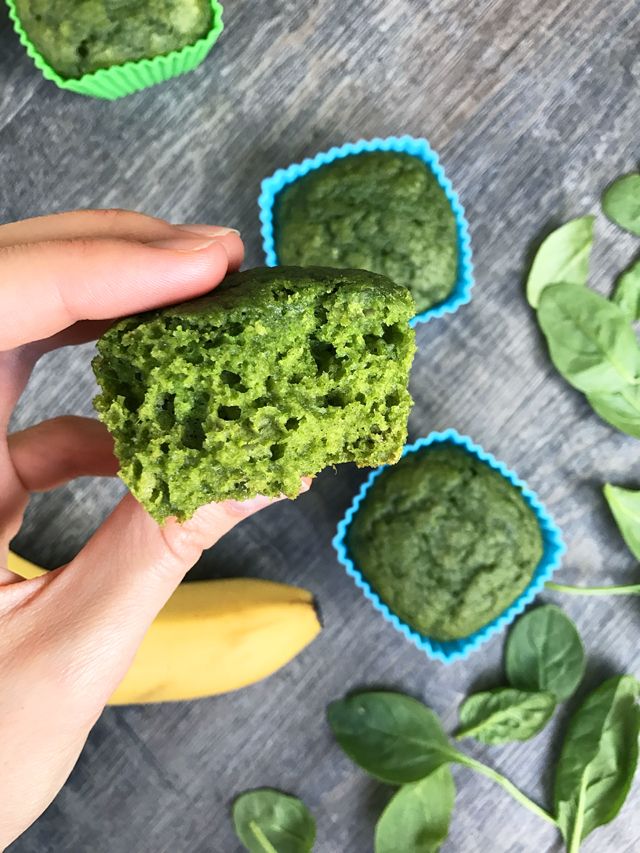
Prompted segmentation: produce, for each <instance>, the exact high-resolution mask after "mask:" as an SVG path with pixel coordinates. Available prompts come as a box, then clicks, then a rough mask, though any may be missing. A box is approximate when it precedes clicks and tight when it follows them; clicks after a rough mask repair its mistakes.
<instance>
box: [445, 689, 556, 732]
mask: <svg viewBox="0 0 640 853" xmlns="http://www.w3.org/2000/svg"><path fill="white" fill-rule="evenodd" d="M555 707H556V699H555V696H553V694H551V693H532V692H529V691H527V690H515V689H514V688H513V687H499V688H497V689H495V690H487V691H485V692H483V693H474V694H473V695H471V696H469V697H468V698H467V699H465V701H464V702H463V703H462V705H461V706H460V725H461V729H460V731H458V733H457V734H456V738H457V739H458V740H460V739H461V738H464V737H474V738H476V739H477V740H479V741H481V742H482V743H491V744H500V743H511V742H512V741H514V740H529V738H531V737H533V736H534V735H537V734H538V732H540V731H542V729H543V728H544V727H545V726H546V724H547V723H548V722H549V720H550V719H551V717H552V716H553V712H554V710H555Z"/></svg>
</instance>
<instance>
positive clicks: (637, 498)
mask: <svg viewBox="0 0 640 853" xmlns="http://www.w3.org/2000/svg"><path fill="white" fill-rule="evenodd" d="M604 496H605V498H606V499H607V503H608V504H609V507H610V509H611V512H612V513H613V517H614V518H615V520H616V524H617V525H618V527H619V529H620V533H621V534H622V538H623V539H624V541H625V542H626V543H627V547H628V548H629V550H630V551H631V553H632V554H633V556H634V557H635V558H636V559H637V560H640V492H634V491H632V490H631V489H621V488H620V486H612V485H611V483H607V485H606V486H605V487H604Z"/></svg>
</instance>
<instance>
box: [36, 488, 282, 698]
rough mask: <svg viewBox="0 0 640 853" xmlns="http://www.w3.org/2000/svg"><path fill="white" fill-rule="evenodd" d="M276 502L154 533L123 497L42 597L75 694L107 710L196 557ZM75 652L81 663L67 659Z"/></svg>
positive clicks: (216, 511)
mask: <svg viewBox="0 0 640 853" xmlns="http://www.w3.org/2000/svg"><path fill="white" fill-rule="evenodd" d="M277 500H280V498H275V499H269V498H256V499H254V500H252V501H246V502H245V503H244V504H240V503H237V502H233V501H227V502H225V503H220V504H209V505H207V506H205V507H202V508H201V509H199V510H198V511H197V512H196V514H195V515H194V516H193V517H192V518H191V519H190V520H189V521H187V522H185V523H184V524H178V523H177V522H176V521H175V520H172V519H169V520H168V521H167V522H166V523H165V525H164V526H163V527H159V526H158V525H157V524H156V523H155V522H154V521H153V519H152V518H151V517H150V516H149V515H148V514H147V513H146V512H145V511H144V510H143V508H142V507H141V506H140V505H139V504H138V503H137V502H136V501H135V500H134V499H133V498H132V497H131V496H130V495H128V496H127V497H126V498H124V500H123V501H122V502H121V503H120V504H119V506H118V507H116V509H115V511H114V512H113V513H112V515H111V516H110V517H109V518H108V519H107V520H106V522H105V523H104V524H103V525H102V526H101V527H100V528H99V529H98V531H97V532H96V533H95V534H94V536H93V537H92V538H91V539H90V540H89V542H88V543H87V545H86V546H85V547H84V548H83V550H82V551H81V552H80V554H79V555H78V556H77V557H76V558H75V559H74V560H73V561H72V562H71V563H70V564H69V565H68V566H67V567H66V568H65V569H64V571H62V572H61V573H60V574H59V575H58V577H57V578H56V579H54V582H53V583H51V584H49V585H48V586H47V587H46V589H44V590H42V591H41V595H42V594H43V593H44V596H45V597H44V598H41V604H42V606H43V607H45V608H46V609H47V610H48V611H50V612H56V614H57V616H56V624H57V625H58V626H60V631H59V633H58V634H57V636H56V644H55V645H54V647H53V650H54V653H55V655H56V656H58V657H59V658H60V659H63V660H66V661H67V662H68V665H69V666H71V667H77V671H74V673H73V674H72V677H71V679H70V681H71V682H72V683H73V684H74V685H75V687H74V690H77V691H78V692H79V693H83V694H85V695H90V696H91V699H92V702H98V703H101V704H104V703H106V702H107V700H108V699H109V697H110V696H111V695H112V693H113V691H114V690H115V688H116V687H117V685H118V684H119V683H120V681H121V680H122V678H123V677H124V675H125V673H126V671H127V669H128V668H129V666H130V664H131V661H132V659H133V656H134V654H135V651H136V649H137V647H138V645H139V644H140V642H141V641H142V638H143V637H144V635H145V633H146V631H147V629H148V628H149V625H150V624H151V622H152V621H153V619H154V618H155V616H156V615H157V614H158V612H159V611H160V609H161V608H162V607H163V606H164V604H165V603H166V601H167V600H168V598H169V596H170V595H171V594H172V592H173V591H174V590H175V588H176V586H177V585H178V584H179V583H180V581H181V580H182V578H183V577H184V575H185V574H186V572H187V571H188V569H189V568H191V566H192V565H193V564H194V563H195V562H196V561H197V559H198V558H199V557H200V555H201V554H202V552H203V550H204V549H205V548H209V547H211V546H212V545H213V544H214V543H215V542H217V541H218V540H219V539H220V538H221V537H222V536H224V535H225V533H227V532H228V531H229V530H231V528H232V527H234V526H235V525H236V524H238V523H239V522H240V521H242V520H243V519H244V518H247V517H248V516H249V515H251V514H252V513H254V512H257V511H258V510H259V509H262V508H263V507H265V506H269V505H270V504H272V503H274V502H276V501H277ZM60 644H62V648H60V647H59V646H60ZM78 648H81V649H82V654H81V655H80V654H78V653H77V652H76V653H75V654H73V655H72V654H70V650H73V649H76V650H77V649H78ZM89 710H90V709H89Z"/></svg>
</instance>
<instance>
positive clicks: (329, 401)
mask: <svg viewBox="0 0 640 853" xmlns="http://www.w3.org/2000/svg"><path fill="white" fill-rule="evenodd" d="M413 313H414V306H413V301H412V299H411V297H410V295H409V294H408V293H407V291H406V290H405V289H404V288H403V287H400V286H399V285H396V284H394V283H393V282H392V281H390V280H389V279H387V278H384V277H382V276H379V275H375V274H373V273H369V272H364V271H362V270H332V269H322V268H310V269H299V268H287V267H279V268H276V269H268V268H260V269H254V270H247V271H246V272H242V273H235V274H234V275H231V276H229V277H228V278H227V279H226V280H225V281H224V282H223V284H222V285H220V287H218V288H217V289H216V290H214V291H212V293H211V294H210V295H208V296H205V297H202V298H200V299H196V300H194V301H192V302H188V303H184V304H182V305H177V306H173V307H171V308H166V309H163V310H160V311H154V312H150V313H147V314H143V315H140V316H137V317H130V318H127V319H125V320H121V321H119V322H118V323H116V324H115V325H114V326H113V327H112V328H111V329H109V331H108V332H106V333H105V334H104V335H103V336H102V338H101V339H100V340H99V341H98V356H97V357H96V358H95V359H94V362H93V367H94V371H95V374H96V378H97V380H98V383H99V385H100V387H101V389H102V393H101V394H100V395H99V396H98V397H96V399H95V407H96V409H97V411H98V414H99V415H100V418H101V420H102V421H103V422H104V423H105V424H106V425H107V427H108V428H109V430H110V431H111V433H112V434H113V437H114V439H115V451H116V455H117V457H118V459H119V460H120V465H121V471H120V474H121V477H122V479H123V480H124V482H125V483H126V484H127V486H129V488H130V489H131V491H132V492H133V494H134V495H135V496H136V497H137V498H138V500H139V501H140V502H141V503H142V504H143V505H144V506H145V507H146V508H147V510H148V511H149V512H150V513H151V514H152V515H153V516H154V518H156V519H158V520H162V519H164V518H166V517H167V516H170V515H175V516H177V517H178V518H179V519H181V520H183V519H186V518H188V517H189V516H190V515H191V514H192V513H193V512H194V511H195V510H196V509H197V508H198V507H199V506H200V505H202V504H204V503H208V502H209V501H221V500H225V499H227V498H234V499H237V500H245V499H247V498H251V497H254V496H255V495H258V494H262V495H269V496H276V495H279V494H285V495H287V496H288V497H291V498H293V497H295V496H296V495H297V494H298V492H299V489H300V479H301V477H303V476H306V475H314V474H316V473H317V472H318V471H320V470H322V469H323V468H325V467H326V466H328V465H335V464H337V463H340V462H355V463H356V465H360V466H365V465H372V466H373V465H379V464H381V463H385V462H395V461H396V460H397V459H398V458H399V456H400V453H401V450H402V445H403V442H404V440H405V437H406V427H407V417H408V414H409V409H410V407H411V398H410V396H409V393H408V391H407V382H408V375H409V369H410V367H411V362H412V359H413V354H414V350H415V342H414V334H413V330H412V329H410V327H409V325H408V324H409V319H410V317H411V316H412V315H413Z"/></svg>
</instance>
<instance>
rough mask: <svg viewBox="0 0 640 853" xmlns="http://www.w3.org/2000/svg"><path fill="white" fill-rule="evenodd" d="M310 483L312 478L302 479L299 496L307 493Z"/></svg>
mask: <svg viewBox="0 0 640 853" xmlns="http://www.w3.org/2000/svg"><path fill="white" fill-rule="evenodd" d="M312 483H313V477H303V478H302V480H301V482H300V494H301V495H303V494H304V493H305V492H308V491H309V489H310V488H311V484H312Z"/></svg>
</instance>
